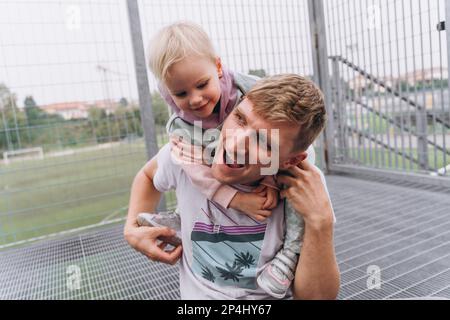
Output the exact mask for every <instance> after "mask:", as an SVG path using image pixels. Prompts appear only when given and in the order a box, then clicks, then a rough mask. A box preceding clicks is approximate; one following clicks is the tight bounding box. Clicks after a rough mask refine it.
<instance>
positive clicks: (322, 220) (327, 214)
mask: <svg viewBox="0 0 450 320" xmlns="http://www.w3.org/2000/svg"><path fill="white" fill-rule="evenodd" d="M277 180H278V182H279V183H282V184H284V185H286V186H287V189H284V190H282V191H281V192H280V196H281V198H287V199H288V201H289V202H290V204H291V205H292V207H293V208H294V209H295V211H297V212H298V213H299V214H301V215H302V216H303V218H304V220H305V223H306V224H309V225H310V226H313V227H317V228H321V227H323V226H330V225H332V224H333V210H332V207H331V202H330V199H329V197H328V194H327V192H326V190H325V186H324V184H323V182H322V179H321V175H320V172H319V171H318V170H317V169H316V168H315V167H314V166H313V165H311V164H310V163H309V162H308V161H306V160H305V161H303V162H302V163H301V164H300V165H299V166H298V167H292V168H290V169H288V170H287V174H280V175H278V177H277Z"/></svg>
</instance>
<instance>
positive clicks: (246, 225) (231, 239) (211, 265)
mask: <svg viewBox="0 0 450 320" xmlns="http://www.w3.org/2000/svg"><path fill="white" fill-rule="evenodd" d="M157 162H158V170H157V172H156V174H155V177H154V179H153V183H154V186H155V188H156V189H157V190H158V191H160V192H166V191H169V190H173V189H175V190H176V197H177V202H178V206H177V207H178V209H179V211H180V216H181V233H182V242H183V255H182V259H181V261H180V293H181V299H183V300H191V299H192V300H194V299H199V300H206V299H222V300H228V299H257V300H260V299H273V298H272V297H271V296H269V295H268V294H266V293H265V292H264V291H263V290H262V289H261V288H260V287H259V286H258V284H257V282H256V277H257V276H258V275H259V273H260V272H261V271H262V269H263V267H264V266H265V265H266V264H267V263H268V262H269V261H271V260H272V259H273V257H274V256H275V254H276V253H277V252H278V251H279V249H280V248H281V247H282V245H283V233H284V231H283V230H284V217H283V207H284V205H283V201H280V204H279V205H278V207H277V208H276V209H274V211H273V214H272V216H271V217H270V218H269V219H267V221H266V223H259V222H258V221H256V220H253V219H251V218H250V217H248V216H247V215H245V214H242V213H239V212H238V211H235V210H233V209H224V208H222V207H220V206H219V205H217V204H215V203H212V202H211V201H208V199H207V198H206V196H204V195H203V194H202V193H201V192H200V191H199V190H198V189H197V188H196V187H195V186H194V185H193V184H192V183H191V181H190V179H189V177H188V176H187V175H186V174H185V173H184V171H183V170H182V169H181V167H180V166H179V165H177V164H175V163H174V162H173V161H172V158H171V155H170V145H166V146H164V147H163V148H162V149H161V150H160V151H159V153H158V155H157ZM236 187H237V188H240V189H242V191H250V190H249V189H247V190H245V187H243V186H236ZM247 188H248V187H247ZM288 297H289V295H288Z"/></svg>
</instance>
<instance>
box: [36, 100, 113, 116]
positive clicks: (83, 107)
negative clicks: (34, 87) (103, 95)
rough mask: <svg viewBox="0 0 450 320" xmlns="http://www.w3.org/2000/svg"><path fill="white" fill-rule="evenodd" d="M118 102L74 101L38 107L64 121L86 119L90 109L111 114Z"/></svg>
mask: <svg viewBox="0 0 450 320" xmlns="http://www.w3.org/2000/svg"><path fill="white" fill-rule="evenodd" d="M118 106H119V103H118V102H115V101H107V100H97V101H89V102H86V101H76V102H61V103H53V104H49V105H44V106H40V108H41V109H42V110H43V111H45V112H47V113H48V114H57V115H59V116H61V117H62V118H63V119H64V120H74V119H86V118H88V116H89V109H90V108H94V107H95V108H99V109H102V110H105V112H106V114H111V113H113V112H115V110H117V108H118Z"/></svg>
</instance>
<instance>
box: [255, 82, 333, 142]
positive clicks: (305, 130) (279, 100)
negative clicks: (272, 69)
mask: <svg viewBox="0 0 450 320" xmlns="http://www.w3.org/2000/svg"><path fill="white" fill-rule="evenodd" d="M247 98H248V99H249V100H250V101H251V102H252V103H253V110H254V112H255V113H256V114H257V115H259V116H261V117H263V118H264V119H265V120H268V121H271V122H283V123H285V122H288V123H292V124H293V125H296V126H299V128H300V131H299V134H298V139H296V142H295V145H294V151H305V150H306V149H308V147H309V146H310V145H311V144H312V143H313V142H314V140H315V139H316V138H317V136H318V135H319V134H320V133H321V131H322V130H323V128H324V127H325V123H326V109H325V100H324V97H323V94H322V91H321V90H320V89H319V88H318V87H317V86H316V85H315V84H314V82H312V81H311V80H309V79H307V78H305V77H301V76H299V75H296V74H282V75H276V76H271V77H267V78H264V79H262V80H260V81H258V82H257V83H256V85H255V86H254V87H253V88H252V89H251V90H250V91H249V92H248V93H247Z"/></svg>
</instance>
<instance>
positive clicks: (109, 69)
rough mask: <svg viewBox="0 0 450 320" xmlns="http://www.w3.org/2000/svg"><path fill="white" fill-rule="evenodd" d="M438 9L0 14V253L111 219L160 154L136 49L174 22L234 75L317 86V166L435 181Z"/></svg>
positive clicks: (184, 7)
mask: <svg viewBox="0 0 450 320" xmlns="http://www.w3.org/2000/svg"><path fill="white" fill-rule="evenodd" d="M448 12H449V6H448V4H446V3H445V1H444V0H433V1H432V0H425V1H419V0H396V1H387V0H379V1H373V0H372V1H369V0H364V1H356V0H355V1H353V0H339V1H336V0H329V1H328V0H325V1H317V0H309V1H307V0H302V1H297V0H282V1H274V0H258V1H257V0H245V1H238V0H230V1H218V0H210V1H207V0H187V1H182V0H170V1H163V0H134V1H133V0H128V1H119V0H113V1H111V0H92V1H91V0H89V1H88V0H74V1H71V2H70V3H65V2H61V1H57V0H47V1H35V2H30V1H2V2H0V26H1V28H0V111H1V116H0V117H1V119H0V158H1V159H0V161H1V162H0V246H1V245H2V244H5V243H11V242H17V241H20V240H26V239H30V238H34V237H39V236H42V235H46V234H52V233H56V232H60V231H64V230H68V229H73V228H78V227H83V226H88V225H93V224H99V223H103V222H107V221H114V220H115V219H117V218H123V217H124V216H125V214H126V211H127V208H128V197H129V190H130V186H131V182H132V179H133V177H134V176H135V174H136V172H137V171H138V170H139V168H140V167H142V165H143V164H144V163H145V162H146V161H147V159H148V157H149V156H150V155H151V154H153V153H154V151H155V150H150V149H151V148H153V149H154V148H155V146H156V145H158V146H161V145H163V144H164V143H165V142H167V137H166V134H165V131H164V124H165V122H166V120H167V117H168V110H167V107H166V105H165V104H164V102H163V100H162V99H161V97H160V96H159V95H158V94H157V93H156V92H157V86H156V81H155V79H154V78H153V77H152V75H151V74H150V73H148V74H147V70H146V67H145V65H146V62H145V57H144V50H145V48H147V46H148V41H149V39H150V38H151V36H152V35H153V34H154V33H155V32H156V31H157V30H158V29H160V28H161V27H162V26H164V25H167V24H169V23H172V22H175V21H177V20H190V21H194V22H197V23H199V24H201V25H202V26H203V27H204V29H205V30H206V31H207V32H208V34H209V35H210V37H211V39H212V41H213V43H214V45H215V47H216V49H217V52H218V54H219V55H220V57H221V59H222V62H223V64H224V65H225V66H226V67H228V68H229V69H231V70H233V71H239V72H243V73H250V74H254V75H258V76H264V75H271V74H277V73H283V72H293V73H299V74H302V75H306V76H310V77H312V78H314V79H315V80H316V81H318V82H319V83H320V84H321V86H322V89H323V90H324V92H325V94H326V97H327V101H328V102H329V105H328V108H329V110H330V111H331V112H330V117H329V118H330V121H329V126H328V129H327V132H326V139H322V138H321V139H319V140H318V141H317V143H316V153H317V154H318V161H317V163H318V164H319V165H321V166H322V167H324V163H325V162H327V163H328V168H329V169H332V170H335V171H345V170H356V169H358V168H370V167H372V168H373V167H375V168H378V169H392V170H396V171H399V172H425V173H426V174H429V173H433V174H435V175H446V174H447V172H448V169H449V168H448V164H449V156H450V155H449V152H448V144H450V140H449V138H448V134H449V130H448V123H449V121H450V119H449V118H450V110H449V108H448V59H449V58H448V52H447V43H448V39H449V36H448V32H446V31H445V30H444V29H445V25H444V23H442V22H443V21H445V20H446V14H447V17H448V16H449V15H450V14H449V13H448ZM130 17H131V19H129V18H130ZM447 19H448V18H447ZM141 28H142V35H141V34H140V32H141ZM130 30H131V32H130ZM130 35H131V36H130ZM141 36H142V38H140V37H141ZM141 50H142V52H141ZM150 97H151V98H152V99H150ZM150 101H151V105H152V108H150V106H149V105H148V104H149V103H150ZM150 110H151V112H150V113H148V112H149V111H150ZM331 114H332V116H331ZM141 118H143V119H145V120H144V121H142V120H141ZM323 141H327V142H328V143H327V144H326V145H325V144H323V143H322V142H323ZM327 160H328V161H327ZM349 168H350V169H349ZM168 203H169V207H170V206H174V205H175V199H174V197H173V195H172V196H169V198H168Z"/></svg>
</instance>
